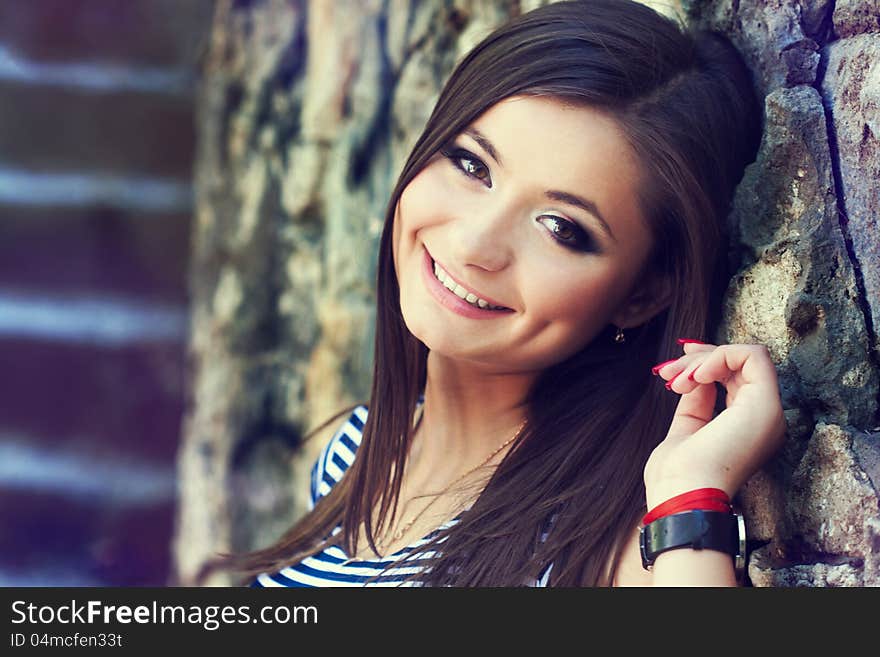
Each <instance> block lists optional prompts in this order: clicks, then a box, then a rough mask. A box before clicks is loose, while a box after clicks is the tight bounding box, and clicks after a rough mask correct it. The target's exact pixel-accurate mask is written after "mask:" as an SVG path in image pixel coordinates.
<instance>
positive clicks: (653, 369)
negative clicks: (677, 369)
mask: <svg viewBox="0 0 880 657" xmlns="http://www.w3.org/2000/svg"><path fill="white" fill-rule="evenodd" d="M676 360H678V359H676V358H673V359H672V360H667V361H663V362H662V363H657V364H656V365H654V367H652V368H651V372H653V373H654V374H657V372H659V371H660V370H662V369H663V367H664V366H665V365H669V363H674V362H675V361H676Z"/></svg>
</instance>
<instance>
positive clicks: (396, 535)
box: [346, 416, 526, 563]
mask: <svg viewBox="0 0 880 657" xmlns="http://www.w3.org/2000/svg"><path fill="white" fill-rule="evenodd" d="M419 420H421V416H420V417H419ZM525 424H526V422H525V420H523V422H522V424H520V425H519V429H517V430H516V433H515V434H513V436H511V437H510V438H508V439H507V440H505V441H504V442H503V443H502V444H501V445H499V446H498V448H497V449H496V450H495V451H494V452H492V453H491V454H489V456H488V457H487V458H486V459H485V460H484V461H483V462H482V463H480V464H479V465H477V466H476V467H473V468H471V469H470V470H468V471H467V472H465V473H464V474H463V475H461V476H460V477H458V478H456V479H455V480H453V481H452V483H450V484H448V485H447V486H446V487H445V488H444V489H443V490H441V491H440V492H439V493H437V494H436V495H435V496H434V499H432V500H431V501H430V502H428V503H427V504H426V505H425V507H424V508H423V509H422V510H421V511H419V512H418V513H417V514H416V515H415V517H414V518H413V519H412V520H410V521H409V522H407V523H406V524H405V525H403V527H400V528H398V529H397V530H395V532H394V533H393V534H392V535H391V540H392V542H393V541H399V540H400V539H401V538H403V536H404V535H405V534H406V532H408V531H409V530H410V529H411V528H412V526H413V525H414V524H416V522H417V521H418V519H419V518H421V517H422V516H423V515H424V514H425V512H426V511H427V510H428V509H430V508H431V506H432V505H433V504H434V502H436V501H437V500H439V499H440V498H441V497H442V496H443V495H445V494H446V493H448V492H449V490H450V489H451V488H452V487H453V486H455V485H456V484H457V483H459V482H460V481H462V480H464V479H466V478H467V477H468V476H470V475H472V474H473V473H474V472H476V471H477V470H479V469H480V468H482V467H484V466H485V465H486V464H487V463H489V461H491V460H492V459H493V457H495V455H496V454H498V452H500V451H501V450H502V449H504V448H505V447H507V446H508V445H509V444H510V443H512V442H513V441H514V440H516V439H517V437H518V436H519V434H520V433H521V432H522V430H523V427H524V426H525ZM382 545H385V544H384V543H383V544H382ZM380 547H381V546H380ZM354 560H355V559H349V560H348V561H354ZM348 561H347V562H346V563H348Z"/></svg>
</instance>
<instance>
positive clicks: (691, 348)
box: [681, 342, 718, 354]
mask: <svg viewBox="0 0 880 657" xmlns="http://www.w3.org/2000/svg"><path fill="white" fill-rule="evenodd" d="M717 346H718V345H716V344H707V343H701V342H685V343H684V344H683V345H681V348H682V351H684V353H686V354H694V353H699V352H703V351H712V350H713V349H715V348H716V347H717Z"/></svg>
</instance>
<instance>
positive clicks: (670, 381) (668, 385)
mask: <svg viewBox="0 0 880 657" xmlns="http://www.w3.org/2000/svg"><path fill="white" fill-rule="evenodd" d="M682 371H684V370H682ZM678 374H681V372H679V373H678ZM678 374H676V375H675V376H674V377H672V378H671V379H669V381H667V382H666V389H667V390H672V382H673V381H675V379H676V378H677V377H678Z"/></svg>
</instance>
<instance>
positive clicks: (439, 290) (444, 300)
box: [422, 249, 513, 319]
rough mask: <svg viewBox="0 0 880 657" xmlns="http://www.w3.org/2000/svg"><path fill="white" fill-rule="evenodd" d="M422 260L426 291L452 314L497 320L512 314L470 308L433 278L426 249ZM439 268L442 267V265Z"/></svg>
mask: <svg viewBox="0 0 880 657" xmlns="http://www.w3.org/2000/svg"><path fill="white" fill-rule="evenodd" d="M422 260H423V267H422V278H424V279H425V286H426V287H427V288H428V291H429V292H431V296H433V297H434V298H435V299H436V300H437V302H438V303H440V305H442V306H444V307H446V308H448V309H449V310H451V311H452V312H454V313H456V314H458V315H462V316H464V317H469V318H471V319H498V318H500V317H504V316H506V315H508V314H510V313H512V312H513V310H489V309H484V308H478V307H477V306H472V305H471V304H469V303H468V302H467V301H465V300H464V299H462V298H460V297H459V296H458V295H456V294H454V293H453V292H452V290H450V289H449V288H448V287H446V286H445V285H443V283H441V282H440V281H439V280H437V277H436V276H434V259H433V258H431V254H430V253H428V249H425V250H424V256H423V258H422ZM440 266H441V267H443V265H440ZM444 271H445V269H444ZM453 280H454V279H453ZM481 298H482V299H485V300H486V301H487V302H489V303H491V304H492V305H493V306H500V305H501V304H499V303H496V302H494V301H492V300H490V299H486V297H483V296H481Z"/></svg>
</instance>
